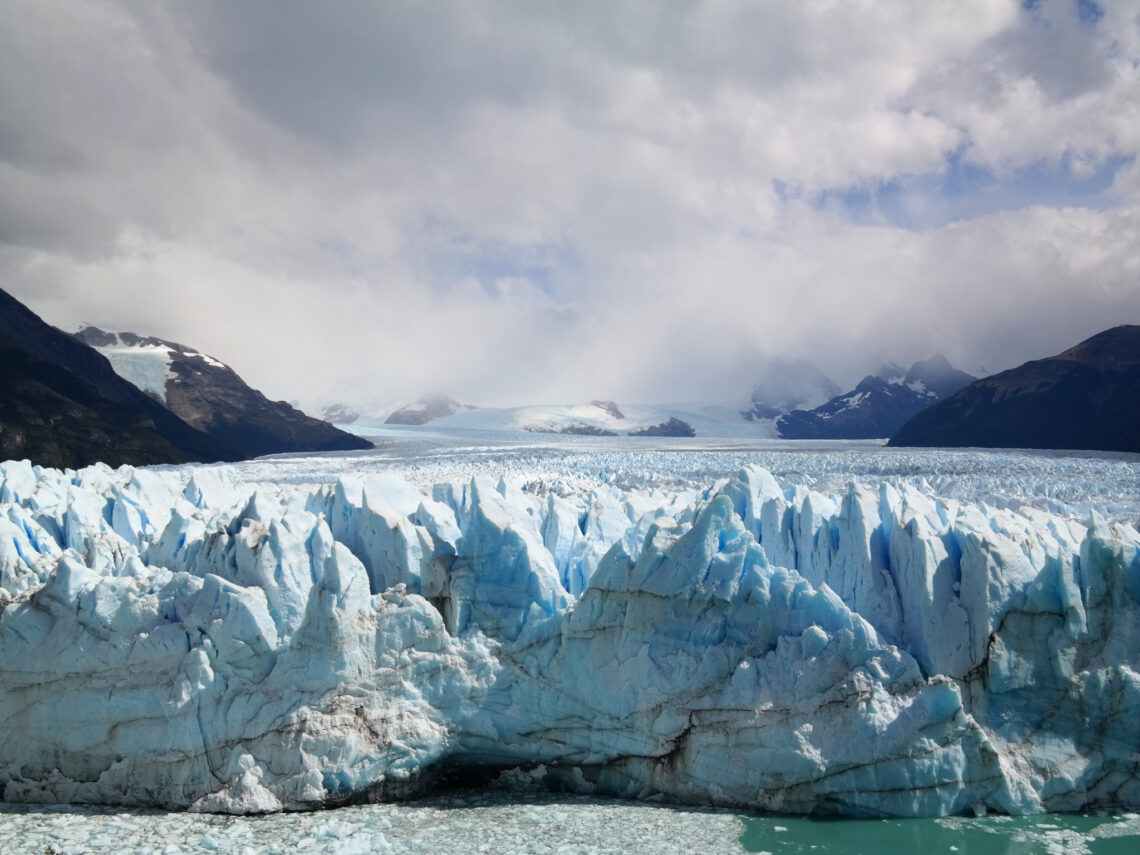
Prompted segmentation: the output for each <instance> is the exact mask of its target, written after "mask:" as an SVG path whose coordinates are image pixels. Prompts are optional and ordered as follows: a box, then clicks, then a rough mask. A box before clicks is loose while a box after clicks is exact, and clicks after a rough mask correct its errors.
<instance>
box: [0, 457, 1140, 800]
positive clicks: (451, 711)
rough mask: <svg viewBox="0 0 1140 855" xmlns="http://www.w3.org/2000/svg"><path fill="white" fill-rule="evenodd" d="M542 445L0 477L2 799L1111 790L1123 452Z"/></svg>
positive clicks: (1116, 725) (1138, 556)
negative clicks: (867, 460) (771, 455)
mask: <svg viewBox="0 0 1140 855" xmlns="http://www.w3.org/2000/svg"><path fill="white" fill-rule="evenodd" d="M576 448H578V447H577V446H575V449H576ZM465 453H466V454H467V457H468V459H470V458H471V457H472V456H473V454H472V453H471V452H470V451H468V452H465ZM480 453H481V454H483V455H484V456H486V457H488V458H489V459H492V461H494V460H496V459H497V457H496V455H497V454H499V453H500V452H499V451H498V450H496V449H486V448H485V449H482V451H481V452H480ZM503 453H506V452H503ZM510 453H511V454H515V455H517V454H519V453H520V452H519V451H518V450H517V449H513V450H511V451H510ZM535 453H536V454H539V455H540V456H541V455H542V454H543V453H544V452H541V451H536V452H535ZM559 453H561V452H559ZM876 453H878V454H883V452H876ZM474 456H478V455H474ZM523 456H524V458H525V452H524V453H523ZM555 457H557V455H556V456H555ZM573 457H574V455H572V454H568V456H567V457H565V458H562V457H557V460H559V461H563V460H568V459H571V458H573ZM698 457H699V455H697V456H693V455H692V454H690V456H688V457H684V458H681V457H673V458H670V460H669V461H668V462H667V463H666V464H663V469H668V468H669V467H670V466H671V467H673V470H671V471H673V472H674V473H676V472H677V471H679V470H677V468H676V467H678V466H688V465H693V466H695V467H696V468H698V469H699V468H700V467H702V466H704V467H708V466H709V460H708V459H704V458H701V459H699V460H698ZM743 457H748V455H743ZM576 459H577V460H578V463H576V464H573V465H574V466H577V469H575V472H574V474H573V475H572V476H571V475H567V474H566V473H565V472H563V473H562V474H561V475H558V474H557V473H553V474H552V473H550V472H549V471H547V472H546V477H545V480H544V479H536V478H535V477H534V475H533V472H534V471H535V470H534V469H532V470H531V474H530V475H529V476H528V477H518V473H514V474H510V473H508V474H506V475H502V474H501V475H500V477H498V478H496V477H494V476H493V475H489V472H494V471H495V465H494V463H492V465H491V466H489V467H484V469H482V470H478V471H474V472H471V471H469V470H468V469H465V468H464V467H462V466H451V468H450V470H449V469H448V465H450V464H445V465H443V466H442V467H441V466H439V465H437V464H438V461H436V463H432V462H431V461H430V460H428V459H427V458H422V459H420V460H418V461H414V462H412V461H404V462H403V463H402V464H400V465H396V464H394V463H393V462H392V461H391V460H386V459H385V458H384V457H383V455H379V456H374V457H372V458H367V459H366V460H367V463H366V464H362V463H361V460H362V458H359V457H357V458H351V457H325V458H297V459H293V460H292V461H290V460H289V459H283V460H280V461H277V460H268V461H258V462H255V463H254V464H247V465H238V466H185V467H153V468H138V469H132V468H130V467H123V468H120V469H116V470H112V469H109V468H107V467H104V466H95V467H91V468H88V469H84V470H80V471H78V472H73V471H64V472H59V471H55V470H51V469H43V468H40V467H34V466H32V465H30V464H28V463H27V462H13V461H9V462H7V463H3V464H0V605H2V607H3V611H2V613H0V651H2V653H3V655H2V657H0V725H2V727H3V728H4V732H5V734H6V737H7V738H6V739H5V740H3V742H2V743H0V787H2V788H3V790H2V792H3V799H4V800H5V801H11V802H68V803H95V804H115V805H151V806H159V807H166V808H189V809H192V810H197V811H211V812H229V813H259V812H271V811H277V810H292V809H308V808H314V807H321V806H330V805H339V804H347V803H351V802H357V801H371V800H383V799H399V798H404V797H409V796H414V795H416V794H420V793H423V792H426V791H428V790H430V789H431V788H432V787H433V786H436V785H437V784H438V783H439V782H441V781H447V780H449V778H453V777H454V776H459V775H464V774H472V770H476V771H479V772H480V773H481V774H496V773H500V772H501V773H502V774H503V775H505V776H509V775H516V776H518V775H522V776H525V777H526V778H527V779H528V780H530V781H535V780H537V781H539V782H540V783H541V785H542V786H543V787H548V788H552V789H563V790H572V791H576V792H583V793H595V794H608V795H619V796H627V797H633V798H641V799H662V800H669V801H675V802H684V803H694V804H709V805H723V806H739V807H747V808H753V809H762V810H771V811H781V812H790V813H833V814H846V815H890V816H940V815H949V814H960V813H963V812H969V811H973V812H983V811H997V812H1003V813H1010V814H1027V813H1036V812H1042V811H1080V810H1092V809H1110V810H1111V809H1128V810H1136V809H1138V808H1140V774H1138V773H1140V728H1137V726H1136V725H1135V722H1134V720H1133V719H1132V718H1131V711H1132V709H1134V708H1135V707H1136V706H1137V704H1140V532H1138V531H1137V529H1136V527H1135V525H1134V524H1133V523H1132V522H1131V518H1132V517H1133V516H1134V514H1135V511H1136V508H1135V504H1134V502H1135V500H1134V499H1132V500H1130V499H1129V496H1130V494H1135V493H1136V492H1137V491H1136V490H1135V487H1136V483H1137V481H1136V476H1137V470H1138V468H1140V466H1138V465H1137V464H1135V463H1128V462H1124V463H1120V464H1119V466H1118V470H1117V472H1118V476H1117V477H1118V488H1117V493H1116V494H1115V496H1113V497H1112V498H1111V499H1104V500H1103V501H1101V500H1100V499H1098V497H1097V496H1093V497H1092V499H1091V500H1088V501H1086V499H1087V498H1088V497H1087V496H1081V495H1077V496H1072V495H1068V496H1066V497H1065V499H1066V501H1068V502H1069V504H1068V505H1066V506H1065V508H1063V509H1062V508H1058V507H1057V506H1055V504H1052V503H1053V502H1054V500H1055V499H1056V496H1053V497H1052V498H1050V499H1049V500H1048V501H1047V502H1045V503H1044V506H1034V505H1033V504H1032V503H1029V502H1021V503H1018V504H1016V505H1013V504H1011V505H1010V506H1005V507H1001V506H998V505H997V504H994V503H993V502H992V501H990V500H989V499H990V496H989V494H988V493H987V494H986V495H985V496H984V497H980V496H978V495H967V493H968V492H969V491H963V490H961V489H959V488H960V484H959V485H958V487H955V484H954V483H950V482H947V481H945V480H943V481H937V480H936V479H932V478H928V475H930V472H929V469H930V461H931V460H933V459H934V458H930V457H926V458H921V459H924V460H926V461H927V467H928V469H927V472H925V473H919V472H915V473H912V475H913V477H910V476H908V477H906V478H894V477H886V476H883V475H882V474H881V467H880V468H879V469H877V468H876V467H877V466H878V464H876V465H875V466H870V467H867V471H866V472H865V473H864V476H863V477H859V478H851V479H849V480H848V482H847V483H846V484H838V482H837V481H836V479H834V478H830V479H829V478H823V477H818V475H819V473H818V471H817V472H816V473H815V475H810V474H806V473H805V471H804V466H803V464H802V462H797V463H796V464H795V465H794V466H791V467H790V471H785V472H780V471H779V469H778V467H774V466H772V465H761V464H762V463H766V464H770V462H771V461H769V460H767V459H761V458H760V457H755V456H754V459H751V460H747V459H746V460H742V461H740V462H742V464H743V465H741V466H739V467H733V468H730V469H726V470H725V471H718V470H717V468H716V465H719V463H720V462H721V461H719V459H718V460H716V461H714V464H716V465H713V466H712V468H711V470H709V471H704V472H702V473H700V474H699V475H697V476H692V477H688V476H687V477H669V478H658V479H657V480H652V479H648V480H639V476H638V471H639V469H640V463H639V461H638V460H637V459H636V458H632V457H631V458H626V459H624V461H623V458H622V457H621V455H620V454H616V455H610V456H605V455H603V456H602V457H599V456H598V455H594V456H592V457H590V456H588V455H587V457H586V458H583V457H581V456H580V455H579V457H578V458H576ZM891 459H893V460H898V461H909V460H915V459H920V458H916V457H913V456H912V457H899V456H894V457H892V458H891ZM963 459H964V458H961V457H955V458H946V459H944V460H940V461H939V462H941V463H945V462H946V461H947V460H957V461H961V460H963ZM995 459H1001V460H1005V459H1007V458H995ZM599 460H601V461H602V463H601V464H599V463H598V461H599ZM314 461H316V463H314ZM583 461H585V463H583ZM694 461H696V462H695V463H694ZM547 464H549V459H547ZM579 464H582V465H579ZM990 464H992V461H989V463H983V464H981V465H980V467H979V469H982V470H984V469H986V468H987V467H988V466H989V465H990ZM907 465H909V464H907ZM1018 465H1029V466H1033V465H1036V464H1035V463H1033V462H1032V461H1031V462H1030V463H1029V464H1025V463H1024V461H1022V462H1020V463H1018ZM1090 465H1094V466H1095V465H1103V463H1097V462H1094V463H1092V464H1090ZM291 466H296V468H297V473H296V477H291V476H290V474H289V473H290V472H291V471H293V470H291V469H290V467H291ZM523 467H524V469H525V468H526V467H525V461H524V464H523ZM549 468H550V467H549V465H548V467H547V470H549ZM572 468H573V467H572ZM603 470H604V471H603ZM615 471H621V472H624V473H625V475H624V476H623V477H620V478H617V477H613V475H614V472H615ZM441 472H442V473H444V474H448V473H450V474H452V475H462V476H464V477H454V478H451V479H437V478H436V477H435V476H437V475H439V474H440V473H441ZM468 475H470V477H466V476H468ZM556 475H557V477H556ZM991 477H995V478H997V479H998V480H1000V479H1001V477H1002V474H1001V473H1000V472H999V473H997V474H996V475H993V474H992V473H991ZM1098 478H1099V475H1098V476H1097V477H1096V478H1093V479H1092V480H1093V481H1096V480H1098ZM932 480H933V481H934V483H935V484H939V485H941V486H942V487H945V488H947V489H945V490H941V491H939V490H938V489H935V487H933V486H932V483H931V482H932ZM955 483H957V482H955ZM1010 489H1011V491H1012V490H1014V489H1015V488H1014V487H1013V485H1011V486H1010ZM1078 492H1079V491H1078ZM1070 500H1071V501H1070ZM1130 501H1132V502H1133V504H1129V502H1130ZM1098 504H1099V505H1101V506H1102V507H1101V510H1100V511H1098V510H1097V509H1096V506H1097V505H1098ZM1090 505H1092V507H1090ZM1122 505H1123V507H1124V510H1123V511H1121V506H1122ZM1066 509H1067V510H1066Z"/></svg>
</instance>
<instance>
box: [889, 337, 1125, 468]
mask: <svg viewBox="0 0 1140 855" xmlns="http://www.w3.org/2000/svg"><path fill="white" fill-rule="evenodd" d="M890 444H891V445H895V446H908V445H909V446H913V445H918V446H989V447H993V448H1058V449H1060V448H1064V449H1091V450H1099V451H1134V452H1140V326H1135V325H1131V326H1119V327H1113V328H1112V329H1109V330H1105V331H1104V332H1102V333H1098V334H1097V335H1094V336H1093V337H1092V338H1090V339H1087V340H1085V341H1083V342H1081V343H1080V344H1078V345H1077V346H1075V347H1072V348H1070V349H1068V350H1066V351H1064V352H1063V353H1059V354H1057V355H1056V356H1051V357H1049V358H1048V359H1038V360H1035V361H1033V362H1027V363H1025V364H1024V365H1022V366H1019V367H1018V368H1013V369H1010V370H1009V371H1003V372H1001V373H1000V374H995V375H993V376H992V377H986V378H983V379H981V380H978V381H977V382H975V383H972V384H971V385H969V386H967V387H966V388H965V389H962V390H961V391H959V392H958V393H957V394H955V395H953V396H952V397H949V398H947V399H946V400H944V401H942V402H941V403H939V404H936V405H935V406H933V407H931V408H930V409H928V410H925V411H923V412H921V413H919V414H917V415H916V416H915V417H914V418H912V419H911V420H910V421H908V422H907V423H906V424H905V425H903V426H902V427H901V428H900V429H899V431H898V432H897V433H896V434H895V435H894V437H893V438H892V439H891V441H890Z"/></svg>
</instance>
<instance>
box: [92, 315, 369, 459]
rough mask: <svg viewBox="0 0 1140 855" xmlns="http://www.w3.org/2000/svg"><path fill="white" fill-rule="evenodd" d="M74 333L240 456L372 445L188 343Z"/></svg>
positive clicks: (96, 331) (94, 329)
mask: <svg viewBox="0 0 1140 855" xmlns="http://www.w3.org/2000/svg"><path fill="white" fill-rule="evenodd" d="M75 338H76V339H77V340H78V341H81V342H83V343H84V344H87V345H90V346H91V347H93V348H95V349H96V350H98V351H99V352H100V353H102V354H103V355H104V356H105V357H107V359H109V360H110V362H111V365H112V366H113V367H114V369H115V371H116V372H117V373H119V374H120V375H121V376H122V377H123V378H124V379H126V380H129V381H130V382H131V383H133V384H134V385H135V386H137V387H138V388H140V389H142V390H143V391H144V392H146V393H148V394H149V395H151V396H153V397H154V398H155V399H156V400H158V401H161V402H162V403H163V404H164V405H165V406H166V407H167V408H168V409H169V410H170V411H171V412H173V413H174V414H175V415H177V416H178V417H179V418H181V419H183V420H184V421H185V422H186V423H188V424H189V425H191V426H192V427H194V428H197V429H198V430H201V431H203V432H205V433H206V434H208V435H210V436H212V437H214V438H215V439H216V440H218V441H219V442H222V443H225V444H226V445H227V446H229V447H232V448H235V449H237V451H238V453H239V454H240V455H241V456H243V457H259V456H261V455H263V454H280V453H285V452H305V451H352V450H356V449H365V448H371V447H372V443H370V442H368V440H365V439H362V438H360V437H358V436H354V435H353V434H350V433H345V432H344V431H342V430H339V429H338V428H335V427H333V426H332V425H330V424H329V423H327V422H323V421H321V420H319V419H314V418H312V417H311V416H307V415H305V414H304V413H302V412H301V411H300V410H298V409H296V408H294V407H292V406H290V405H289V404H287V403H286V402H284V401H270V400H269V399H268V398H266V397H265V396H264V395H263V394H261V393H260V392H258V391H257V390H256V389H253V388H251V387H250V386H249V385H248V384H247V383H246V382H245V381H244V380H242V379H241V377H239V376H238V375H237V373H236V372H234V370H233V369H232V368H230V367H229V366H227V365H225V364H224V363H222V362H220V361H218V360H217V359H214V358H213V357H211V356H208V355H206V354H204V353H201V352H199V351H197V350H195V349H194V348H190V347H187V346H186V345H183V344H178V343H176V342H172V341H166V340H165V339H160V338H154V337H143V336H139V335H135V334H134V333H114V332H107V331H105V330H101V329H99V328H98V327H92V326H88V327H84V328H83V329H81V330H80V331H79V332H77V333H75Z"/></svg>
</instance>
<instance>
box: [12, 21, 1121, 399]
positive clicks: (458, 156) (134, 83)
mask: <svg viewBox="0 0 1140 855" xmlns="http://www.w3.org/2000/svg"><path fill="white" fill-rule="evenodd" d="M1076 8H1077V7H1076V6H1075V4H1073V3H1071V2H1069V0H1051V2H1050V0H1043V2H1041V3H1039V4H1037V5H1036V7H1035V8H1034V9H1032V10H1026V9H1024V8H1022V6H1021V4H1019V3H1017V2H1013V1H1012V0H1010V2H1003V0H964V2H962V3H956V4H928V3H915V4H904V5H899V4H884V5H883V6H882V7H877V6H873V5H872V6H867V5H866V4H859V5H854V4H852V5H845V4H839V5H836V4H830V3H815V2H802V1H801V0H796V2H775V3H765V4H755V3H750V2H742V1H741V2H738V0H718V2H711V0H710V2H696V0H693V2H674V3H669V4H659V3H650V2H622V3H574V4H564V3H553V2H551V3H526V4H523V3H515V2H508V0H502V1H501V2H497V0H485V2H480V3H455V4H434V3H433V4H421V3H411V2H408V3H398V2H397V3H382V4H325V5H323V6H318V5H316V4H302V3H277V4H223V3H195V4H182V3H156V4H142V3H134V2H127V0H124V2H115V0H102V2H87V3H78V2H76V3H71V2H66V0H61V2H58V3H52V4H43V3H38V2H23V1H22V0H3V2H2V3H0V186H3V188H4V192H3V193H0V273H2V275H3V281H4V282H5V287H7V288H9V289H10V290H11V291H12V292H13V293H15V294H16V295H17V296H19V297H20V298H22V299H25V300H26V301H27V302H29V304H31V305H32V307H33V308H35V309H36V310H37V311H40V312H41V313H42V314H44V315H45V317H47V318H48V319H49V320H51V321H53V322H55V323H58V324H61V325H66V324H71V323H76V322H78V321H80V320H87V321H91V322H95V323H99V324H101V325H106V326H110V327H118V328H130V329H134V330H136V331H139V332H145V333H153V334H159V335H164V336H166V337H170V338H175V339H179V340H183V341H186V342H187V343H190V344H193V345H195V346H198V347H201V348H203V349H206V350H209V351H211V352H213V353H215V354H216V355H218V356H219V357H221V358H223V359H225V360H226V361H228V362H230V363H231V364H232V365H234V366H235V368H237V369H238V370H239V371H240V372H241V373H242V374H243V375H245V376H247V378H248V379H250V380H251V381H252V382H254V383H255V385H258V386H259V387H261V388H263V389H265V391H266V392H267V393H268V394H270V395H272V396H274V397H289V398H301V399H303V400H307V401H312V402H316V401H318V400H322V399H323V400H330V399H333V398H340V399H346V400H349V401H374V402H384V401H389V400H395V399H398V398H406V397H415V396H418V395H419V394H422V393H423V392H425V391H427V390H429V389H433V388H442V389H446V390H448V391H450V392H451V393H452V394H455V395H457V396H459V397H462V398H465V399H467V400H472V401H475V402H478V403H512V402H514V403H518V402H524V401H540V400H545V401H553V400H577V399H583V398H590V397H598V396H612V397H616V398H619V399H625V400H667V399H671V400H681V399H700V398H711V397H732V396H735V395H743V394H745V393H746V392H747V390H748V389H749V387H750V385H751V382H752V379H751V374H752V372H754V371H756V370H757V366H758V365H759V364H760V363H761V361H762V360H763V359H764V358H765V357H766V356H773V355H784V356H788V357H806V358H808V359H811V360H812V361H814V362H816V364H818V365H819V367H820V368H821V369H823V370H825V371H827V372H829V373H831V374H833V375H834V376H835V378H836V379H837V380H838V381H839V382H841V383H845V382H851V381H853V380H855V379H857V378H858V376H859V375H861V374H862V373H864V372H865V371H867V370H870V369H872V368H873V367H874V366H875V365H876V364H877V363H879V362H881V361H883V360H886V359H891V360H895V361H900V362H905V361H907V360H911V359H915V358H920V357H925V356H927V355H929V353H930V352H931V351H932V350H933V349H936V348H937V349H941V350H943V351H944V352H946V354H947V355H948V356H949V357H950V358H951V359H952V360H954V361H956V362H957V363H959V364H961V365H962V367H964V368H966V369H967V370H976V369H978V368H979V367H980V366H984V367H985V368H987V369H990V370H997V369H1000V368H1004V367H1008V366H1010V365H1012V364H1016V363H1018V362H1020V361H1024V360H1025V359H1029V358H1034V357H1039V356H1043V355H1046V354H1049V353H1053V352H1056V351H1058V350H1060V349H1062V348H1063V347H1065V346H1068V345H1069V344H1072V343H1074V342H1075V341H1077V340H1078V339H1080V338H1083V337H1085V336H1087V335H1089V334H1092V333H1093V332H1096V331H1097V330H1098V329H1100V328H1103V327H1104V326H1109V325H1111V324H1113V323H1120V322H1124V321H1127V320H1132V321H1134V322H1135V321H1137V320H1138V319H1140V284H1138V283H1140V280H1138V279H1137V275H1136V274H1137V272H1138V271H1137V263H1136V261H1135V253H1134V249H1133V248H1134V247H1135V246H1136V245H1137V237H1138V234H1137V231H1138V226H1137V223H1138V222H1140V220H1138V215H1140V181H1137V180H1136V178H1135V176H1136V174H1137V173H1136V169H1135V167H1134V166H1133V165H1132V162H1133V159H1134V158H1135V156H1136V154H1137V151H1138V150H1140V89H1138V87H1140V83H1138V77H1137V74H1136V72H1135V65H1134V63H1135V61H1136V60H1140V31H1138V28H1137V12H1138V8H1137V4H1135V3H1118V4H1107V3H1106V4H1104V9H1103V15H1102V17H1101V18H1100V19H1099V20H1082V19H1081V17H1080V16H1079V15H1078V14H1077V12H1076ZM1086 17H1087V16H1086ZM952 157H954V158H960V159H961V160H962V161H963V162H964V163H968V164H969V165H970V166H971V167H972V168H975V169H978V170H982V171H984V172H986V173H991V172H992V174H993V176H994V180H995V181H996V182H997V187H996V190H993V189H992V188H991V191H992V192H990V194H989V197H988V198H993V199H995V200H1002V199H1007V198H1008V199H1017V200H1019V201H1018V203H1017V207H1000V206H999V207H997V208H992V209H987V208H986V207H985V205H984V204H980V205H979V206H976V207H969V206H961V205H959V206H957V207H956V208H953V209H954V210H970V211H972V212H973V211H975V210H976V211H977V213H971V215H970V216H969V217H968V218H966V219H962V220H957V221H953V222H949V223H946V224H943V223H944V220H940V221H937V225H935V226H934V227H931V228H926V229H925V230H906V229H902V228H898V227H897V226H895V225H891V224H889V223H886V222H882V221H881V220H876V219H875V218H874V217H866V216H863V217H857V216H853V215H852V213H851V212H850V211H848V210H845V209H844V208H842V207H835V206H833V205H830V204H825V203H824V202H825V201H826V199H828V198H831V196H833V195H834V194H843V193H848V192H853V191H857V192H863V193H866V192H871V193H873V192H875V189H876V188H878V187H883V186H886V185H889V184H891V183H892V182H894V183H898V182H902V183H903V184H905V183H906V182H908V181H920V182H926V184H927V185H929V186H935V187H936V186H937V181H935V182H934V183H931V179H937V178H938V177H939V176H940V175H943V174H945V173H946V170H947V168H948V167H947V164H948V162H949V158H952ZM1111 163H1120V164H1124V165H1123V166H1122V167H1120V170H1119V175H1118V178H1117V180H1116V182H1115V186H1114V189H1112V190H1111V191H1110V190H1105V191H1104V192H1103V193H1101V194H1099V195H1094V196H1090V198H1091V204H1090V206H1089V207H1086V208H1075V207H1058V206H1056V205H1055V204H1050V203H1049V200H1050V199H1055V198H1059V194H1058V193H1056V192H1054V191H1053V188H1052V187H1051V185H1050V182H1054V181H1061V180H1062V179H1063V180H1065V181H1070V182H1071V181H1080V180H1084V179H1083V177H1084V176H1086V175H1092V174H1095V173H1096V172H1097V170H1098V169H1103V168H1104V164H1111ZM1024 167H1033V168H1034V169H1035V170H1037V172H1036V173H1035V174H1037V175H1039V176H1040V177H1039V178H1038V179H1037V180H1038V181H1040V182H1041V187H1040V192H1039V194H1038V196H1037V199H1038V200H1039V202H1038V203H1037V204H1034V192H1033V191H1032V188H1031V189H1030V190H1029V191H1027V190H1026V189H1025V188H1024V187H1023V186H1019V189H1018V192H1016V193H1002V192H1001V186H1002V182H1003V181H1007V180H1013V179H1012V178H1011V177H1010V176H1016V175H1018V174H1019V173H1018V170H1020V169H1023V168H1024ZM926 192H927V193H928V195H929V192H936V191H926ZM829 194H830V195H829ZM1027 199H1028V203H1027V202H1026V201H1025V200H1027ZM915 204H922V205H926V206H929V207H933V208H939V207H946V208H947V209H951V206H940V203H939V200H938V199H937V198H936V197H935V198H927V199H918V198H917V197H916V200H915ZM995 204H996V203H995ZM916 220H917V221H919V222H924V220H923V219H922V218H921V217H918V218H916Z"/></svg>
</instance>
